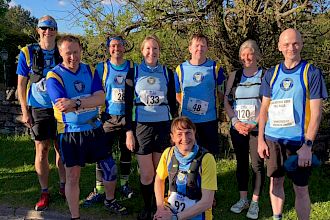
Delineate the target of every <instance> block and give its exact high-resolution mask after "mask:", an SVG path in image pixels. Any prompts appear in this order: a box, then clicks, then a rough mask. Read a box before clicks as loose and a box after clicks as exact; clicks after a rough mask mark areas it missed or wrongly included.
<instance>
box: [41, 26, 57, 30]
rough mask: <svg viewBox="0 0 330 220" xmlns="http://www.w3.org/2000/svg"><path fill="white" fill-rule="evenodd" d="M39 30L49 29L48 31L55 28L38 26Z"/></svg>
mask: <svg viewBox="0 0 330 220" xmlns="http://www.w3.org/2000/svg"><path fill="white" fill-rule="evenodd" d="M39 28H40V29H41V30H43V31H45V30H47V29H48V30H50V31H56V28H54V27H39Z"/></svg>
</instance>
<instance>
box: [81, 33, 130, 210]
mask: <svg viewBox="0 0 330 220" xmlns="http://www.w3.org/2000/svg"><path fill="white" fill-rule="evenodd" d="M125 46H127V42H126V41H125V40H124V39H123V38H122V37H121V36H113V37H109V38H108V39H107V47H108V49H109V53H110V59H108V60H106V61H105V62H100V63H98V64H97V66H96V70H95V74H98V75H99V78H100V80H102V85H103V89H104V92H105V103H104V106H103V108H102V110H101V119H102V121H103V129H104V131H105V133H106V136H107V140H108V143H107V145H108V147H109V150H110V151H111V150H112V146H114V143H118V147H119V149H120V174H121V175H120V185H121V193H122V195H123V197H124V198H131V197H132V195H133V190H132V188H131V187H130V186H129V185H128V178H129V174H130V172H131V160H132V156H131V151H130V150H128V149H127V147H126V129H124V126H125V124H126V122H125V79H126V75H127V73H128V71H134V63H133V62H132V61H129V60H125V59H124V53H125V52H126V48H125ZM101 172H102V170H101V168H100V167H99V166H98V165H96V187H95V188H94V191H93V192H91V193H90V194H89V196H88V197H87V198H86V200H85V201H84V204H83V205H84V207H89V206H91V205H92V204H94V203H97V202H103V200H104V197H105V194H104V186H103V182H102V173H101Z"/></svg>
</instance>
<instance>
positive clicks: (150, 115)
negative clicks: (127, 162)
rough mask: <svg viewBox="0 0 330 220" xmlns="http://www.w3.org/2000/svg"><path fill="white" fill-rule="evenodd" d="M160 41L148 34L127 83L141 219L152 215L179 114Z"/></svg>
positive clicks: (128, 134)
mask: <svg viewBox="0 0 330 220" xmlns="http://www.w3.org/2000/svg"><path fill="white" fill-rule="evenodd" d="M160 48H161V45H160V41H159V39H158V38H157V37H156V36H155V35H150V36H147V37H146V38H145V39H144V40H143V42H142V44H141V52H142V56H143V61H142V63H141V64H140V65H138V66H136V67H135V71H134V72H129V73H128V74H127V77H126V86H125V109H126V110H125V114H126V128H127V132H126V145H127V148H128V149H129V150H131V151H133V152H135V154H136V158H137V161H138V164H139V168H140V181H141V193H142V197H143V200H144V209H143V210H142V212H141V213H140V214H139V215H138V219H141V220H142V219H152V217H153V216H152V212H153V211H154V208H155V207H154V206H155V204H154V177H155V170H156V168H157V165H158V162H159V159H160V156H161V153H162V152H163V150H164V149H165V148H166V147H169V146H170V145H171V144H170V126H171V120H172V118H173V116H174V115H175V114H176V101H175V89H174V76H173V72H172V71H171V70H170V69H168V68H167V67H166V66H164V65H162V64H160V63H159V56H160Z"/></svg>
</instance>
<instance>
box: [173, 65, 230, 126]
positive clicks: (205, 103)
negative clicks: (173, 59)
mask: <svg viewBox="0 0 330 220" xmlns="http://www.w3.org/2000/svg"><path fill="white" fill-rule="evenodd" d="M174 80H175V90H176V93H181V95H182V100H181V114H182V115H184V116H187V117H188V118H190V119H191V120H192V122H194V123H201V122H208V121H214V120H216V119H217V109H218V104H219V103H218V100H217V95H218V94H217V92H218V88H217V87H218V86H219V85H221V84H222V83H223V81H224V80H225V76H224V71H223V69H222V68H221V67H220V64H219V63H216V62H215V61H213V60H210V59H207V60H206V61H205V63H203V64H201V65H192V64H190V62H189V61H186V62H184V63H182V64H181V65H179V66H178V67H177V68H176V73H175V75H174Z"/></svg>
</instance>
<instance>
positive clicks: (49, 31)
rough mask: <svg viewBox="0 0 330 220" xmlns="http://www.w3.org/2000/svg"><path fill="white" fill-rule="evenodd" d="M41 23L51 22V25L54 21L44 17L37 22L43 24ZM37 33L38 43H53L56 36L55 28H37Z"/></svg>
mask: <svg viewBox="0 0 330 220" xmlns="http://www.w3.org/2000/svg"><path fill="white" fill-rule="evenodd" d="M43 21H45V22H47V21H51V22H52V23H54V22H55V20H53V18H51V17H49V16H45V17H43V18H41V19H40V20H39V22H43ZM37 32H38V34H39V37H40V41H44V42H55V38H56V35H57V28H55V27H50V26H49V27H48V26H43V27H38V28H37Z"/></svg>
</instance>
